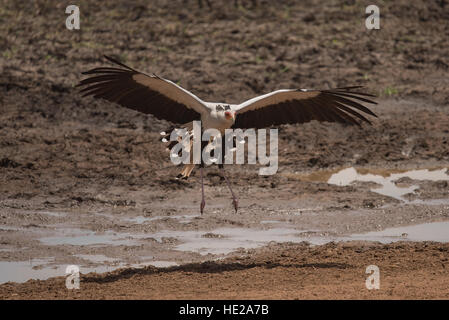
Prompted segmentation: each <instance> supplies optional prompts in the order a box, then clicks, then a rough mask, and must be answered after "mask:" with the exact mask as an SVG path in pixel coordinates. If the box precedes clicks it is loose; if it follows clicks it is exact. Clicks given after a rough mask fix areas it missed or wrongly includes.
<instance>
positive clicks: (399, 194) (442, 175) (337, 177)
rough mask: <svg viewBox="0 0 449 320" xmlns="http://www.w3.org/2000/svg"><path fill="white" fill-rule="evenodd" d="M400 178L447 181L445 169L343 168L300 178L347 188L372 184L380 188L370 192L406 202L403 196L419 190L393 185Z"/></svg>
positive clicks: (448, 179) (412, 186)
mask: <svg viewBox="0 0 449 320" xmlns="http://www.w3.org/2000/svg"><path fill="white" fill-rule="evenodd" d="M400 178H410V179H412V180H421V181H423V180H431V181H439V180H447V181H449V174H448V169H447V168H442V169H418V170H409V171H402V170H374V169H373V170H370V169H355V168H353V167H351V168H345V169H341V170H339V171H337V172H335V171H320V172H315V173H312V174H310V175H307V176H304V177H302V180H305V181H320V182H327V183H329V184H334V185H338V186H347V185H350V184H351V183H353V182H356V181H361V182H374V183H376V184H379V185H380V186H378V187H374V188H372V189H371V191H373V192H376V193H379V194H382V195H385V196H389V197H392V198H395V199H398V200H401V201H407V200H406V199H405V198H404V197H403V196H404V195H406V194H407V193H413V192H414V191H415V190H416V189H418V188H419V186H417V185H411V186H401V185H397V184H396V183H395V181H396V180H398V179H400Z"/></svg>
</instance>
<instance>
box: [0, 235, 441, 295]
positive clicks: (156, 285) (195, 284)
mask: <svg viewBox="0 0 449 320" xmlns="http://www.w3.org/2000/svg"><path fill="white" fill-rule="evenodd" d="M448 252H449V245H448V244H444V245H441V244H435V243H415V244H409V243H403V242H400V243H396V244H391V245H379V244H373V243H351V242H348V243H340V244H334V243H330V244H326V245H323V246H318V247H310V246H309V245H307V244H305V243H304V244H299V245H292V244H282V245H270V246H268V247H265V248H263V249H261V250H257V251H256V252H253V253H252V254H249V255H247V256H243V257H239V258H233V259H226V260H224V261H221V262H213V261H211V262H205V263H202V264H187V265H183V266H180V267H171V268H164V269H157V268H154V267H149V268H145V269H126V270H118V271H115V272H112V273H108V274H106V275H97V274H92V273H90V274H87V275H82V276H81V279H80V281H81V284H80V289H79V290H67V289H66V287H65V278H64V277H59V278H52V279H50V280H47V281H38V280H30V281H28V282H27V283H25V284H20V285H18V284H5V285H2V286H0V298H2V299H23V298H24V299H448V298H449V260H448V256H449V254H448ZM373 262H375V264H376V265H377V266H378V267H379V271H380V288H379V289H378V290H376V289H372V290H368V289H367V288H366V286H365V281H366V278H367V277H368V274H367V273H365V272H366V267H367V266H368V265H369V264H370V263H373Z"/></svg>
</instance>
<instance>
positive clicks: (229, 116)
mask: <svg viewBox="0 0 449 320" xmlns="http://www.w3.org/2000/svg"><path fill="white" fill-rule="evenodd" d="M216 111H217V115H218V116H219V117H220V118H222V119H224V120H226V121H232V122H234V121H235V111H234V110H231V107H230V106H229V105H217V106H216Z"/></svg>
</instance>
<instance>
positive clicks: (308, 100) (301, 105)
mask: <svg viewBox="0 0 449 320" xmlns="http://www.w3.org/2000/svg"><path fill="white" fill-rule="evenodd" d="M357 88H361V86H354V87H344V88H337V89H331V90H306V89H291V90H278V91H273V92H271V93H268V94H265V95H262V96H259V97H256V98H253V99H250V100H248V101H246V102H244V103H242V104H240V105H237V106H236V107H235V109H234V110H235V111H236V120H235V123H234V126H233V127H235V128H264V127H269V126H272V125H281V124H287V123H304V122H309V121H311V120H318V121H329V122H339V123H346V124H356V125H359V126H360V123H359V121H358V120H360V121H361V122H367V123H370V121H369V120H368V119H367V118H366V117H365V116H363V115H362V114H361V113H360V111H361V112H362V113H366V114H369V115H372V116H375V117H377V116H376V115H375V114H374V113H373V112H372V111H371V110H369V109H368V108H367V107H365V106H363V105H362V104H361V103H360V102H366V103H371V104H377V103H376V102H374V101H372V100H369V99H366V98H364V96H368V97H375V96H374V95H371V94H368V93H363V92H356V91H354V89H357ZM357 119H358V120H357Z"/></svg>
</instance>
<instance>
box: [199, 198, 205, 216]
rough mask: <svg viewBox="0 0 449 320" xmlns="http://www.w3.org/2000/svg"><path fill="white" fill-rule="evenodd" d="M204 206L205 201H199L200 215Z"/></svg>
mask: <svg viewBox="0 0 449 320" xmlns="http://www.w3.org/2000/svg"><path fill="white" fill-rule="evenodd" d="M205 205H206V201H204V200H201V204H200V212H201V214H203V211H204V206H205Z"/></svg>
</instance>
